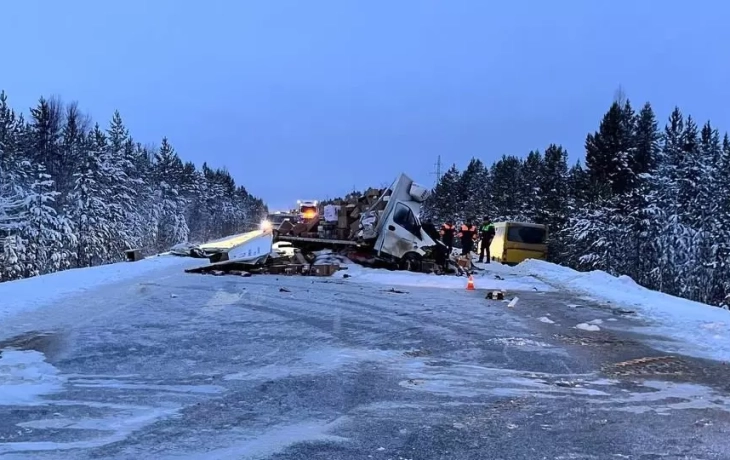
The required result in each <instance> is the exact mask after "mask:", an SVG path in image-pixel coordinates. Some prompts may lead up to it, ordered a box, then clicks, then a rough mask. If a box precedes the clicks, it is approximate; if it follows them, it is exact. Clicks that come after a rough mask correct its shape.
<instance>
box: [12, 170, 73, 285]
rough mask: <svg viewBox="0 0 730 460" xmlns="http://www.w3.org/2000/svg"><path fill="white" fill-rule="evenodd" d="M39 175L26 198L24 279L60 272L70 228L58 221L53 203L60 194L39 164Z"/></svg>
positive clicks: (23, 229) (36, 176)
mask: <svg viewBox="0 0 730 460" xmlns="http://www.w3.org/2000/svg"><path fill="white" fill-rule="evenodd" d="M35 172H36V174H35V177H34V180H33V183H32V184H31V187H30V193H29V194H28V196H27V197H26V199H25V201H26V207H27V215H28V218H27V222H26V223H25V225H24V226H23V228H22V239H23V240H25V241H26V244H25V246H26V247H27V254H28V256H29V257H28V258H27V260H26V262H25V267H24V271H25V273H24V276H36V275H42V274H45V273H51V272H54V271H57V270H59V269H60V267H61V266H62V264H63V263H64V259H65V257H64V256H65V254H64V252H63V251H64V246H66V244H65V243H66V241H65V237H67V236H71V229H70V227H69V226H68V225H67V222H66V221H65V219H59V217H58V215H57V213H56V210H55V209H54V206H53V203H54V200H55V198H56V196H58V192H56V191H54V190H53V180H52V179H51V176H50V175H49V174H46V172H45V166H43V165H42V164H40V163H38V164H36V171H35Z"/></svg>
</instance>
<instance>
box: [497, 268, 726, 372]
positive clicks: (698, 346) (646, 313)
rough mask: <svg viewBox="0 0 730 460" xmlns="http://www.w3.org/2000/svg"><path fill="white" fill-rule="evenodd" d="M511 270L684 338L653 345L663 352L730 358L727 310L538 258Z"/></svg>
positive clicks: (672, 336) (659, 331)
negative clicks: (607, 304) (629, 312)
mask: <svg viewBox="0 0 730 460" xmlns="http://www.w3.org/2000/svg"><path fill="white" fill-rule="evenodd" d="M510 270H511V271H512V273H514V274H515V275H518V276H520V275H521V276H528V277H536V278H538V279H540V280H542V281H544V282H546V283H548V284H551V285H553V286H555V287H557V288H562V289H565V290H568V291H572V292H575V293H577V294H579V295H583V296H584V298H586V299H587V300H598V301H604V302H610V303H612V304H615V305H616V306H620V307H623V308H626V309H629V310H632V311H635V312H636V313H637V314H638V315H640V316H641V317H643V319H645V320H647V321H648V322H649V323H650V324H651V326H650V327H649V328H648V329H649V331H648V332H649V333H652V334H656V335H660V336H663V337H666V338H669V339H676V340H678V341H680V342H682V343H675V344H669V343H665V342H662V343H661V344H657V345H658V346H659V347H660V348H662V349H664V350H666V351H669V352H676V353H684V354H688V355H691V356H696V357H699V358H708V359H714V360H719V361H730V312H728V311H726V310H723V309H721V308H718V307H713V306H711V305H706V304H703V303H699V302H693V301H691V300H686V299H682V298H678V297H674V296H671V295H668V294H663V293H661V292H657V291H652V290H650V289H647V288H645V287H642V286H640V285H638V284H636V283H635V282H634V281H633V280H632V279H631V278H629V277H628V276H619V277H615V276H612V275H609V274H608V273H606V272H603V271H599V270H595V271H592V272H578V271H575V270H573V269H571V268H567V267H563V266H560V265H555V264H551V263H548V262H543V261H538V260H527V261H525V262H523V263H521V264H519V265H518V266H516V267H513V268H511V269H510ZM642 332H647V331H646V330H643V331H642Z"/></svg>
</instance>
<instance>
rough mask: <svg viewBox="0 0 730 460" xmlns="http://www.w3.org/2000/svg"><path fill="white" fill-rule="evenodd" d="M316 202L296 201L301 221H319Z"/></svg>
mask: <svg viewBox="0 0 730 460" xmlns="http://www.w3.org/2000/svg"><path fill="white" fill-rule="evenodd" d="M317 204H318V202H317V200H297V212H298V213H299V218H300V219H301V220H302V221H311V220H313V219H319V209H318V208H317Z"/></svg>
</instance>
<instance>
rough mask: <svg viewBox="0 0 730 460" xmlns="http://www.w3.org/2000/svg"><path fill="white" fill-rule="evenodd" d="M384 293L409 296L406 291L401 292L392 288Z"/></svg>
mask: <svg viewBox="0 0 730 460" xmlns="http://www.w3.org/2000/svg"><path fill="white" fill-rule="evenodd" d="M383 292H392V293H393V294H408V292H406V291H400V290H398V289H395V288H390V289H388V290H386V291H383Z"/></svg>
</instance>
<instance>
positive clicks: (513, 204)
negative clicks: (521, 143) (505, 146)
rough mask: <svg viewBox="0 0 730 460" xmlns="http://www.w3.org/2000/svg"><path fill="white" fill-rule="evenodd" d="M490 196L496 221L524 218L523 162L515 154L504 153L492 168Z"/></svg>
mask: <svg viewBox="0 0 730 460" xmlns="http://www.w3.org/2000/svg"><path fill="white" fill-rule="evenodd" d="M489 177H490V181H489V197H490V203H492V205H493V206H494V214H493V215H492V216H491V217H492V220H493V221H495V222H498V221H501V220H518V221H519V220H523V219H522V214H521V213H522V198H521V197H520V191H521V190H523V188H524V187H523V185H522V183H523V181H522V162H521V161H520V159H519V158H517V157H515V156H511V155H510V156H507V155H504V156H502V158H501V159H500V160H498V161H497V162H496V163H494V164H493V165H492V167H491V169H490V174H489Z"/></svg>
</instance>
